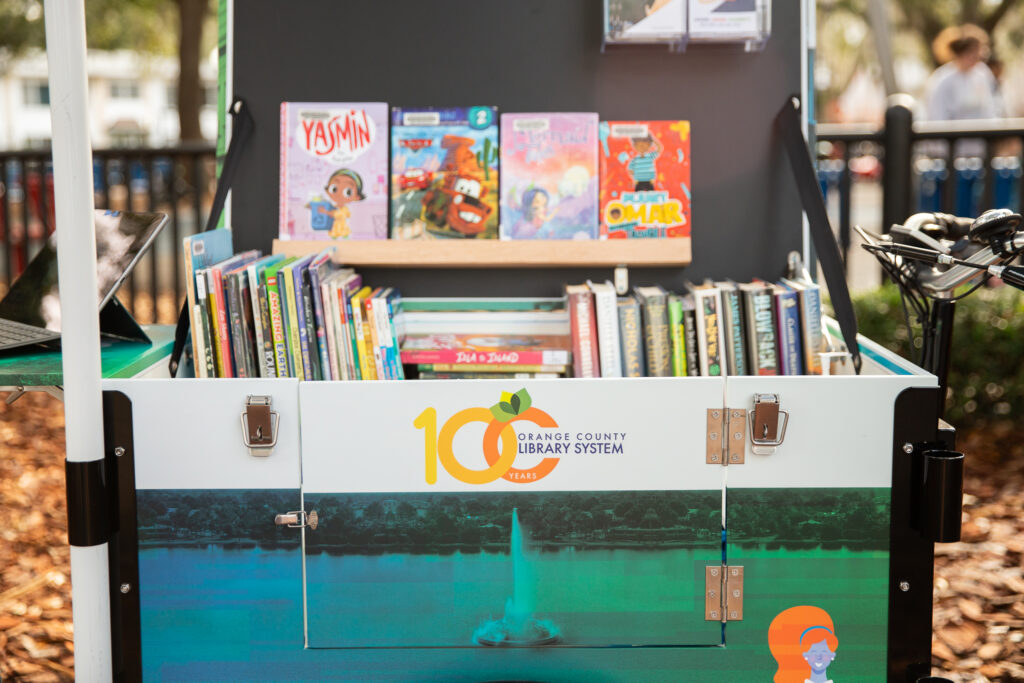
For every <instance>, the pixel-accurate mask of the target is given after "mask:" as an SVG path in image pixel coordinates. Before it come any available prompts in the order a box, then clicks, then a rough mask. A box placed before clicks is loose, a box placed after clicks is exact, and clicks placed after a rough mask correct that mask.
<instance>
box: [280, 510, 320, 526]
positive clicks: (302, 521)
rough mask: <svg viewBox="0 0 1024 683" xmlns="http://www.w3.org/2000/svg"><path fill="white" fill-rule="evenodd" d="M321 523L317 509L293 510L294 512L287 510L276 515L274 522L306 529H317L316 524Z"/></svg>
mask: <svg viewBox="0 0 1024 683" xmlns="http://www.w3.org/2000/svg"><path fill="white" fill-rule="evenodd" d="M319 523H320V516H319V515H317V514H316V510H313V511H312V512H306V511H304V510H293V511H292V512H286V513H284V514H283V515H277V516H275V517H274V524H276V525H278V526H286V527H288V528H290V529H304V528H306V527H309V528H310V529H316V525H317V524H319Z"/></svg>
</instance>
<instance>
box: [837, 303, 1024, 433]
mask: <svg viewBox="0 0 1024 683" xmlns="http://www.w3.org/2000/svg"><path fill="white" fill-rule="evenodd" d="M853 304H854V309H855V310H856V312H857V324H858V328H859V330H860V332H861V334H863V335H864V336H866V337H868V338H870V339H873V340H875V341H877V342H878V343H879V344H881V345H883V346H885V347H886V348H888V349H891V350H892V351H894V352H896V353H898V354H899V355H901V356H903V357H904V358H909V359H911V360H915V359H916V357H917V354H918V353H919V347H920V339H919V338H918V339H916V342H917V343H916V345H914V344H912V342H911V339H910V336H909V335H908V333H907V328H906V325H905V323H904V320H903V310H902V308H901V307H900V297H899V291H898V290H897V289H896V287H895V286H894V285H886V286H884V287H881V288H879V289H877V290H874V291H872V292H869V293H866V294H862V295H859V296H857V297H856V298H855V299H854V302H853ZM915 332H916V333H917V336H918V337H919V336H920V329H919V327H917V326H915ZM1022 342H1024V292H1020V291H1017V290H1015V289H1012V288H1010V287H998V288H992V289H988V288H984V287H983V288H981V289H980V290H978V291H977V292H975V293H974V294H971V295H970V296H969V297H967V298H965V299H963V300H961V301H959V302H957V304H956V318H955V320H954V323H953V348H952V352H951V362H950V372H949V386H950V391H949V393H948V394H947V396H946V419H947V420H948V421H949V422H950V423H951V424H953V425H955V426H957V427H959V428H962V429H963V428H974V427H983V426H985V425H986V424H988V423H991V422H996V421H1006V420H1011V419H1012V420H1017V421H1018V422H1019V421H1020V420H1021V419H1022V417H1021V416H1024V343H1022ZM912 345H914V346H917V348H913V349H912Z"/></svg>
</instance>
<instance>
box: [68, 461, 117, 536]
mask: <svg viewBox="0 0 1024 683" xmlns="http://www.w3.org/2000/svg"><path fill="white" fill-rule="evenodd" d="M64 474H65V477H66V478H67V497H68V543H70V544H71V545H73V546H78V547H88V546H96V545H102V544H104V543H106V542H107V541H109V540H110V533H111V529H112V526H111V523H110V515H111V507H110V496H111V491H110V484H109V479H108V476H107V470H106V463H105V462H104V461H103V460H89V461H87V462H72V461H70V460H65V461H64Z"/></svg>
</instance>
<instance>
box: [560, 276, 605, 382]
mask: <svg viewBox="0 0 1024 683" xmlns="http://www.w3.org/2000/svg"><path fill="white" fill-rule="evenodd" d="M565 307H566V308H568V309H569V327H570V333H571V335H572V360H573V377H600V376H601V359H600V356H599V353H600V351H599V348H598V338H597V317H596V312H595V310H594V292H592V291H591V290H590V288H589V287H588V286H587V285H565Z"/></svg>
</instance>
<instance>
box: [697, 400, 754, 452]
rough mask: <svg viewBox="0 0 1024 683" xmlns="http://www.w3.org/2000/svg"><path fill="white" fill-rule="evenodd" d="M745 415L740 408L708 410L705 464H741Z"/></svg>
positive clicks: (744, 444) (743, 450)
mask: <svg viewBox="0 0 1024 683" xmlns="http://www.w3.org/2000/svg"><path fill="white" fill-rule="evenodd" d="M745 415H746V413H745V412H744V410H743V409H742V408H728V409H724V408H708V431H707V441H706V443H707V452H706V455H705V462H707V464H709V465H742V464H743V461H744V458H745V454H746V437H745V433H746V429H745V428H744V424H743V421H744V418H745Z"/></svg>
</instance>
